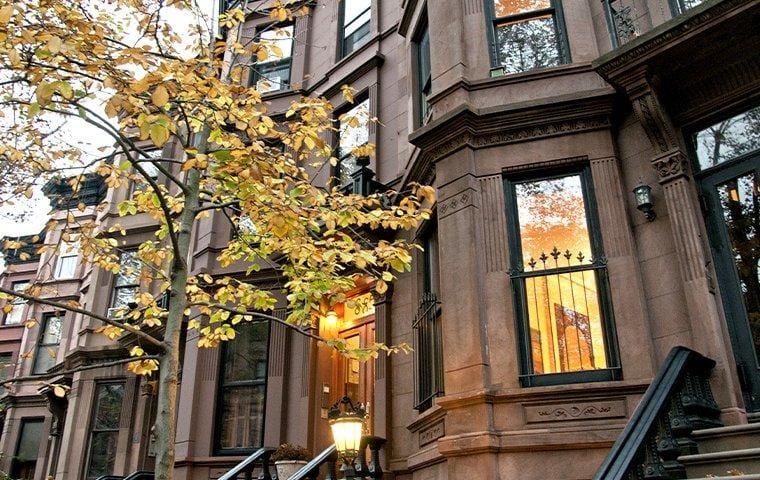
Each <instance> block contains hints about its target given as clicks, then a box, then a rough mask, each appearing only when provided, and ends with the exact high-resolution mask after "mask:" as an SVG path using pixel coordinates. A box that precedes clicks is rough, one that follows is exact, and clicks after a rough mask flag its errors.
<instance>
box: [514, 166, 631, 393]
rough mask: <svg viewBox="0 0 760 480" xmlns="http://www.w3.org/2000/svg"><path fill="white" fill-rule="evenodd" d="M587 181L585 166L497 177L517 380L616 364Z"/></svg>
mask: <svg viewBox="0 0 760 480" xmlns="http://www.w3.org/2000/svg"><path fill="white" fill-rule="evenodd" d="M590 182H591V179H590V173H589V171H588V168H584V169H581V170H576V171H573V172H563V173H558V174H556V175H553V176H544V177H542V178H535V177H534V178H530V177H529V178H526V179H520V178H518V179H509V178H508V179H507V180H506V182H505V184H506V193H507V204H508V208H509V209H510V212H509V213H508V215H507V218H510V219H513V220H512V223H511V224H510V244H511V248H510V251H511V274H510V275H511V280H512V282H511V283H512V287H513V288H514V293H515V300H516V308H515V311H516V316H517V318H518V328H519V331H520V343H521V345H520V346H521V352H522V357H523V358H522V373H523V377H522V381H523V385H525V386H532V385H541V384H543V385H547V384H558V383H567V382H572V381H592V380H608V379H610V378H611V377H612V375H613V374H616V372H617V371H618V370H617V369H616V368H615V367H616V362H615V361H613V355H612V351H613V350H614V349H613V347H614V336H613V335H612V332H611V327H609V326H608V324H610V323H611V313H610V312H611V309H610V306H609V302H608V300H607V299H608V294H607V274H606V267H605V261H604V255H603V252H602V249H601V239H600V238H599V235H598V233H599V226H598V224H597V221H596V218H595V217H594V214H593V199H592V197H591V194H590V192H591V187H590V185H591V183H590Z"/></svg>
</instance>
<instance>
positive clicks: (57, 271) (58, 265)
mask: <svg viewBox="0 0 760 480" xmlns="http://www.w3.org/2000/svg"><path fill="white" fill-rule="evenodd" d="M58 250H59V251H58V255H57V256H56V259H55V265H54V268H53V279H54V280H73V279H75V278H76V277H77V259H78V258H79V242H78V241H76V240H75V241H71V242H61V244H60V246H59V248H58ZM72 258H73V259H74V268H73V269H72V270H71V275H70V276H61V275H62V270H63V268H62V267H63V261H64V260H66V261H70V259H72Z"/></svg>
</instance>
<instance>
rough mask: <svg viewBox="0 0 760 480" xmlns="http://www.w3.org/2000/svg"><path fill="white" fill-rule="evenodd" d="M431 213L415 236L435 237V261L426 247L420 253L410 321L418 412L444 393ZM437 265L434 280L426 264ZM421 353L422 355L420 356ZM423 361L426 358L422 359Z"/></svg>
mask: <svg viewBox="0 0 760 480" xmlns="http://www.w3.org/2000/svg"><path fill="white" fill-rule="evenodd" d="M437 220H438V219H437V217H435V216H433V218H431V219H430V220H429V221H428V222H427V223H426V224H425V225H424V226H423V228H422V230H421V232H420V234H419V235H418V241H419V242H420V243H424V244H425V245H428V244H429V241H430V239H431V238H432V237H433V236H435V244H436V254H437V256H438V259H437V261H436V262H435V263H433V262H431V261H430V258H431V257H430V252H429V249H428V248H425V251H423V252H420V260H419V264H420V267H421V268H420V269H421V274H422V275H421V278H420V282H419V292H420V293H421V294H420V295H418V309H417V312H416V314H415V317H414V320H413V322H412V335H413V339H414V404H415V405H414V409H415V410H417V412H419V413H422V412H424V411H426V410H428V409H429V408H431V407H432V406H433V404H434V399H435V398H436V397H440V396H442V395H444V393H445V381H444V375H443V329H442V324H441V321H442V320H441V317H442V308H441V298H440V287H441V283H440V280H441V268H440V265H441V262H440V248H439V245H440V244H439V236H438V231H439V230H438V221H437ZM434 265H435V266H437V270H438V272H437V278H436V279H434V278H433V275H432V272H431V269H430V268H428V267H429V266H434ZM432 309H434V310H433V311H432V316H431V315H430V313H431V310H432ZM423 321H427V322H428V323H427V324H426V326H427V327H429V328H428V329H426V330H423V329H421V328H420V324H421V322H423ZM426 332H430V335H429V337H426V338H425V339H426V340H427V341H428V342H429V344H426V345H422V346H421V344H422V343H423V340H422V339H421V337H423V335H425V333H426ZM423 354H425V355H426V357H425V358H423ZM425 360H429V361H428V362H426V361H425ZM423 367H425V368H427V369H428V371H427V372H426V373H427V375H428V377H429V384H430V385H429V388H430V390H429V391H428V392H425V391H423V390H421V387H422V380H421V379H422V368H423Z"/></svg>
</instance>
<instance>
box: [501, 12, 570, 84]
mask: <svg viewBox="0 0 760 480" xmlns="http://www.w3.org/2000/svg"><path fill="white" fill-rule="evenodd" d="M559 2H560V0H492V1H491V0H488V3H489V5H490V7H491V9H490V14H491V23H492V28H491V36H492V38H491V42H492V64H493V66H494V67H502V68H503V69H504V73H519V72H526V71H529V70H534V69H538V68H547V67H553V66H556V65H560V64H562V63H567V62H568V61H569V53H568V52H569V49H568V47H567V41H566V35H565V31H564V24H563V20H562V14H561V10H560V3H559Z"/></svg>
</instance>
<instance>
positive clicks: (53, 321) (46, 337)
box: [40, 317, 62, 345]
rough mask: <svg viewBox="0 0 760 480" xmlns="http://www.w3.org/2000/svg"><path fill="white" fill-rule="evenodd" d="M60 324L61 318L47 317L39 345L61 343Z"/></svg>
mask: <svg viewBox="0 0 760 480" xmlns="http://www.w3.org/2000/svg"><path fill="white" fill-rule="evenodd" d="M61 323H62V322H61V317H47V319H46V320H45V330H44V331H43V332H42V337H41V338H40V343H42V344H45V345H51V344H59V343H61Z"/></svg>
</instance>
